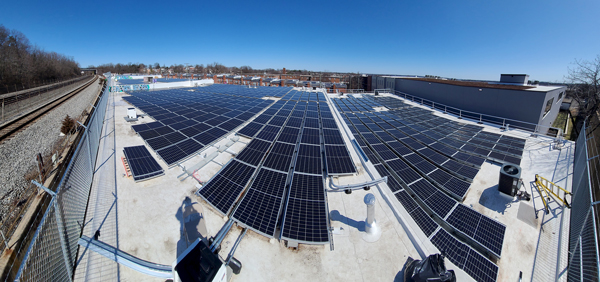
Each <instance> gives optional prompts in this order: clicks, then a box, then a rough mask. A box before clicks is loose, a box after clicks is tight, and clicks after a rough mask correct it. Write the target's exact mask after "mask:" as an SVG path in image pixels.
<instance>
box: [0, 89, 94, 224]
mask: <svg viewBox="0 0 600 282" xmlns="http://www.w3.org/2000/svg"><path fill="white" fill-rule="evenodd" d="M71 88H72V86H71V85H69V86H67V87H65V90H70V89H71ZM99 88H100V84H99V83H98V81H96V82H94V83H92V84H91V85H90V86H89V87H87V88H86V89H85V90H83V91H82V92H81V93H79V94H78V95H76V96H75V97H73V98H71V99H69V100H68V101H66V102H65V103H64V104H62V105H60V106H59V107H57V108H55V109H54V110H52V111H51V112H49V113H48V114H46V115H45V116H43V117H42V118H40V119H39V120H38V121H37V122H35V124H33V125H31V126H29V127H28V128H26V129H25V130H23V131H21V132H20V133H18V134H17V135H16V136H14V137H13V138H12V139H10V140H8V141H6V142H4V143H3V144H0V183H1V184H0V198H3V199H2V201H1V202H0V215H1V216H2V217H4V214H5V212H6V209H8V208H10V207H11V203H12V202H13V201H14V200H16V199H20V198H21V197H23V196H24V195H22V194H23V191H24V190H25V189H26V188H27V187H28V185H29V183H27V182H26V181H25V174H26V173H28V172H29V171H30V170H32V169H36V168H37V161H36V159H35V158H36V155H37V154H38V153H42V156H45V155H47V154H50V153H51V150H52V147H53V146H54V144H56V143H57V142H58V141H60V140H63V138H65V137H61V136H60V127H61V124H62V120H63V119H64V118H65V116H67V115H69V116H70V117H73V118H77V117H79V116H80V115H81V113H82V112H83V111H84V110H86V109H88V108H90V104H91V103H92V102H93V101H94V99H95V98H96V94H98V91H99ZM49 161H51V160H44V162H49ZM7 193H8V194H7Z"/></svg>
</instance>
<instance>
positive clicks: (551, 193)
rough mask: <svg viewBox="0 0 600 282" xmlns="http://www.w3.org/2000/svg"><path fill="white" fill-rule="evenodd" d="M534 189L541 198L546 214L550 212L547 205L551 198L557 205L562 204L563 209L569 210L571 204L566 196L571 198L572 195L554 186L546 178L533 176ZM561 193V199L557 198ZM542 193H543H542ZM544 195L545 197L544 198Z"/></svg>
mask: <svg viewBox="0 0 600 282" xmlns="http://www.w3.org/2000/svg"><path fill="white" fill-rule="evenodd" d="M535 187H536V188H537V190H538V192H539V193H540V196H541V197H542V202H544V207H545V209H546V214H548V213H549V212H550V210H549V208H548V203H549V202H550V199H551V198H553V199H555V200H556V202H557V203H562V204H563V205H564V206H565V207H567V208H569V209H570V208H571V204H570V203H569V202H568V201H567V195H570V196H573V194H572V193H571V192H569V191H567V190H565V189H564V188H562V187H560V186H558V185H556V184H554V183H553V182H551V181H549V180H548V179H546V178H543V177H541V176H539V175H537V174H536V175H535ZM561 191H562V192H563V193H562V194H563V196H562V198H561V197H560V196H559V194H561V193H560V192H561ZM542 192H543V193H542ZM544 194H545V195H546V196H545V197H544Z"/></svg>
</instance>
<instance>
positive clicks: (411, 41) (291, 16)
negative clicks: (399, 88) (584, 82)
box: [0, 0, 600, 81]
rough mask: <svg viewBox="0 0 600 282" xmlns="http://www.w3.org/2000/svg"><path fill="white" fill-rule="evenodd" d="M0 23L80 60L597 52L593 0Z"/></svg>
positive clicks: (387, 65)
mask: <svg viewBox="0 0 600 282" xmlns="http://www.w3.org/2000/svg"><path fill="white" fill-rule="evenodd" d="M2 2H3V3H2V4H1V5H0V6H1V8H0V24H3V25H4V26H5V27H7V28H9V29H17V30H19V31H21V32H23V33H24V34H25V35H26V36H27V37H28V38H29V40H30V41H31V42H32V43H35V44H37V45H38V46H40V47H42V48H43V49H45V50H46V51H56V52H58V53H62V54H65V55H68V56H72V57H74V59H75V60H76V61H78V62H79V63H80V65H81V66H82V67H86V66H88V65H97V64H102V63H110V62H112V63H119V62H120V63H128V62H133V63H136V62H139V63H144V64H154V63H156V62H158V63H160V64H161V65H162V64H166V65H171V64H185V63H190V64H205V65H206V64H208V63H212V62H219V63H222V64H224V65H226V66H242V65H249V66H251V67H253V68H283V67H285V68H287V69H308V70H327V71H340V72H360V73H386V74H415V75H426V74H431V75H439V76H445V77H455V78H468V79H488V80H498V79H499V78H500V74H501V73H527V74H529V75H530V78H531V79H533V80H543V81H563V77H564V76H565V75H566V74H567V68H568V67H569V66H570V64H571V63H572V62H573V61H574V60H575V59H585V60H592V59H594V58H595V57H596V55H598V54H600V28H599V27H600V17H598V11H600V1H597V0H589V1H564V0H563V1H507V0H503V1H389V2H388V1H241V2H238V1H189V2H188V1H153V0H149V1H99V2H98V1H8V0H3V1H2Z"/></svg>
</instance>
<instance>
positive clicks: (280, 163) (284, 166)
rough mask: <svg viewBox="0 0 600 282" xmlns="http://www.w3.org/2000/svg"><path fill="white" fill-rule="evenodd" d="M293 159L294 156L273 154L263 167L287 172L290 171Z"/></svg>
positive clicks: (269, 155)
mask: <svg viewBox="0 0 600 282" xmlns="http://www.w3.org/2000/svg"><path fill="white" fill-rule="evenodd" d="M292 157H293V155H291V154H277V153H273V152H271V153H269V154H268V155H267V158H266V159H265V162H264V163H263V166H264V167H268V168H272V169H274V170H278V171H282V172H287V171H288V170H289V169H290V164H291V162H292Z"/></svg>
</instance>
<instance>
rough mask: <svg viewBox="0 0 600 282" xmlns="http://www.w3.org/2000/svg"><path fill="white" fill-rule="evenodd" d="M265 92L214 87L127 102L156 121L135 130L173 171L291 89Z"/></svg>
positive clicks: (135, 96) (144, 94) (134, 95)
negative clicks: (267, 97) (173, 168)
mask: <svg viewBox="0 0 600 282" xmlns="http://www.w3.org/2000/svg"><path fill="white" fill-rule="evenodd" d="M270 89H275V88H269V89H268V90H267V89H260V88H247V87H242V86H233V85H212V86H208V87H202V88H194V89H191V90H190V89H186V90H183V89H170V90H161V91H152V92H148V91H134V92H131V93H130V94H131V96H128V97H124V98H123V99H125V100H126V101H127V102H129V103H130V104H132V105H134V106H135V107H137V108H138V109H140V110H142V111H143V112H144V113H145V114H147V115H148V116H150V117H152V118H153V119H155V122H151V123H146V124H139V125H134V126H132V128H133V129H134V130H135V131H136V132H137V133H138V135H139V136H140V137H142V138H143V139H144V141H145V142H146V143H147V144H148V146H150V147H151V148H152V149H153V150H154V151H156V153H157V154H158V155H159V156H160V158H161V159H163V160H164V161H165V162H166V163H167V165H169V166H172V165H175V164H177V163H179V162H182V161H184V160H186V159H188V158H190V157H192V156H194V155H195V154H196V153H198V152H199V151H200V150H202V149H204V148H205V147H208V146H210V145H211V144H213V143H214V142H216V141H218V140H219V139H221V138H222V137H223V136H225V135H226V134H228V133H229V132H230V131H232V130H234V129H235V128H237V127H239V126H240V125H242V124H243V123H245V122H246V121H247V120H248V119H251V118H252V117H253V116H255V115H256V114H257V113H259V112H260V111H262V110H263V109H264V108H265V107H267V106H269V105H270V104H272V103H273V101H272V100H264V99H259V98H262V97H264V96H273V95H274V96H282V95H284V94H285V92H284V91H289V90H290V89H291V88H281V89H277V90H270Z"/></svg>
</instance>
